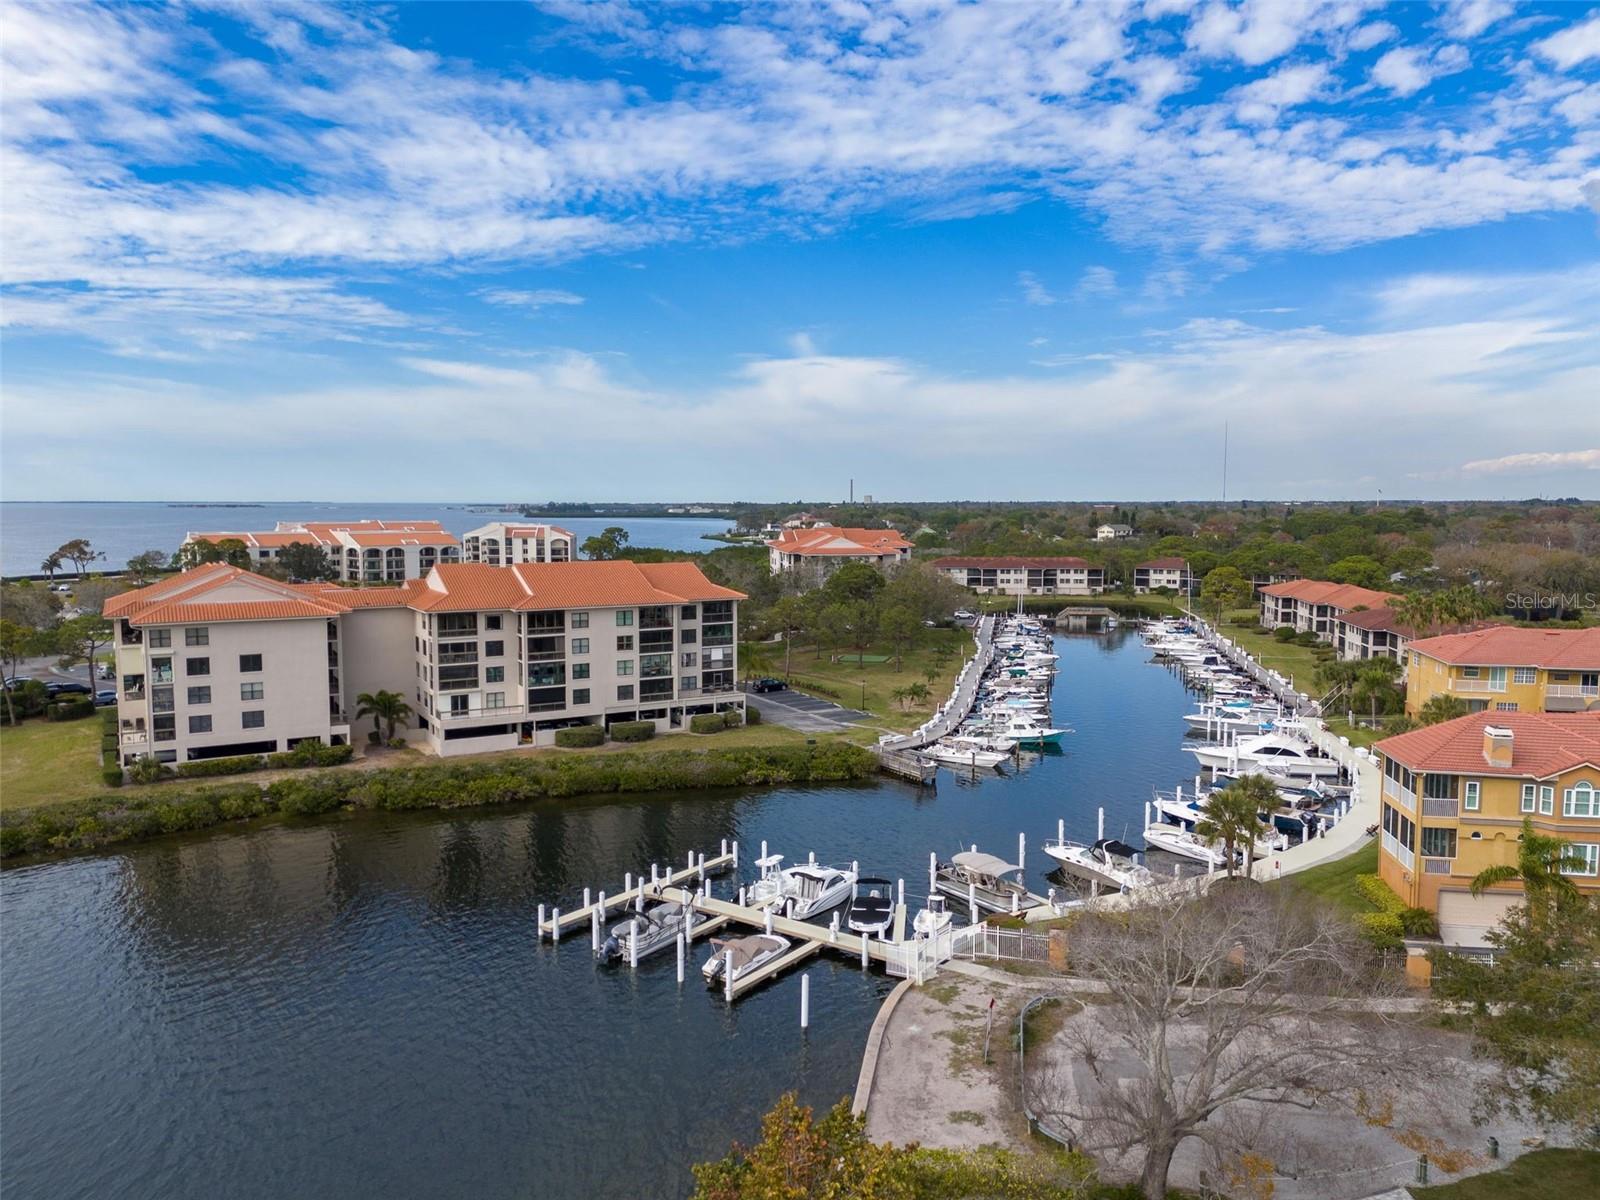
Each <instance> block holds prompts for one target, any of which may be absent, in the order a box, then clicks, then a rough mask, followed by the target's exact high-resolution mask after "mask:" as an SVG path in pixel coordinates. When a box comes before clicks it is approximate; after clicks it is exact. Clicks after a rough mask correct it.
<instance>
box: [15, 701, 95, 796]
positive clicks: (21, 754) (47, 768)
mask: <svg viewBox="0 0 1600 1200" xmlns="http://www.w3.org/2000/svg"><path fill="white" fill-rule="evenodd" d="M100 729H101V726H100V721H99V719H98V717H97V716H95V717H85V718H84V719H83V720H81V721H45V720H32V721H25V722H23V723H22V724H21V725H18V726H17V727H16V728H14V729H13V728H11V727H10V726H6V727H5V728H0V808H4V809H6V810H8V811H9V810H13V809H22V808H33V807H35V806H36V805H40V804H49V803H52V802H54V801H57V800H80V799H82V798H83V797H85V796H90V795H94V794H97V793H100V792H106V791H110V789H109V788H107V787H106V786H105V784H103V783H102V782H101V781H100Z"/></svg>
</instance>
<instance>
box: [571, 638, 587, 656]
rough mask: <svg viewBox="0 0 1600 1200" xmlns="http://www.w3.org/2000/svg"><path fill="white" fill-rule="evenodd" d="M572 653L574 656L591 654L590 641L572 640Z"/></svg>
mask: <svg viewBox="0 0 1600 1200" xmlns="http://www.w3.org/2000/svg"><path fill="white" fill-rule="evenodd" d="M572 652H573V653H574V654H587V653H589V639H588V638H573V639H572Z"/></svg>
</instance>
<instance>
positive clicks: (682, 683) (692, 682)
mask: <svg viewBox="0 0 1600 1200" xmlns="http://www.w3.org/2000/svg"><path fill="white" fill-rule="evenodd" d="M678 686H679V687H680V688H682V689H683V690H684V691H686V692H692V691H694V690H695V688H697V687H699V686H700V677H699V676H698V675H685V676H684V677H683V678H682V679H680V680H678Z"/></svg>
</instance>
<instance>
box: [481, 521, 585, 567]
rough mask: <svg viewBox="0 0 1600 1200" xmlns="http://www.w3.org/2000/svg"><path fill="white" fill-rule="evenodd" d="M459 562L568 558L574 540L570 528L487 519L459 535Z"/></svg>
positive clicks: (505, 563)
mask: <svg viewBox="0 0 1600 1200" xmlns="http://www.w3.org/2000/svg"><path fill="white" fill-rule="evenodd" d="M461 557H462V561H463V562H472V563H487V564H489V565H490V566H495V567H498V566H509V565H511V564H512V563H542V562H571V561H572V560H573V559H575V558H577V557H578V541H577V537H576V535H574V534H573V532H572V531H571V530H570V529H562V528H561V526H559V525H540V524H530V523H529V522H527V521H490V522H489V523H488V524H487V525H480V526H478V528H476V529H469V530H468V531H467V532H466V533H464V534H462V535H461Z"/></svg>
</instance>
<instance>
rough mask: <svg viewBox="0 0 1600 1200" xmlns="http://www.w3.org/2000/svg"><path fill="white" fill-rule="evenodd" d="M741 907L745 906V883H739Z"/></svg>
mask: <svg viewBox="0 0 1600 1200" xmlns="http://www.w3.org/2000/svg"><path fill="white" fill-rule="evenodd" d="M739 907H740V908H743V907H744V885H743V884H740V885H739Z"/></svg>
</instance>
